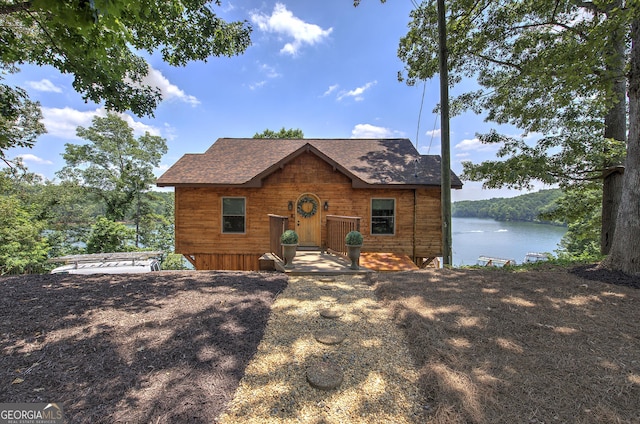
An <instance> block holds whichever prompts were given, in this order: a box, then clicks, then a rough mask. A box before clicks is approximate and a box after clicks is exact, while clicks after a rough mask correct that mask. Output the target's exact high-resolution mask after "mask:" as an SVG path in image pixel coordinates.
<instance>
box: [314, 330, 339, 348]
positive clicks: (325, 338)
mask: <svg viewBox="0 0 640 424" xmlns="http://www.w3.org/2000/svg"><path fill="white" fill-rule="evenodd" d="M313 336H314V337H315V338H316V340H317V341H318V342H320V343H322V344H326V345H336V344H340V343H342V342H343V341H344V339H345V338H346V337H347V336H346V335H345V334H343V333H340V332H338V331H336V330H318V331H316V332H315V333H314V334H313Z"/></svg>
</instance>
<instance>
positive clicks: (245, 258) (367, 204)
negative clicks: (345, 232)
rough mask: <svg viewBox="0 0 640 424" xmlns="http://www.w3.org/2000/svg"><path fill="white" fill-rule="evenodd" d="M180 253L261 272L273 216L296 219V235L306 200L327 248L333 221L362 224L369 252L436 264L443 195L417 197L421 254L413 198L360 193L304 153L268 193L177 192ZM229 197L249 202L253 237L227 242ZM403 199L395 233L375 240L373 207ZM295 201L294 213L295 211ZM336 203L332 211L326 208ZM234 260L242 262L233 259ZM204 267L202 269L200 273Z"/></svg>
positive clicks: (266, 187) (426, 192) (393, 192)
mask: <svg viewBox="0 0 640 424" xmlns="http://www.w3.org/2000/svg"><path fill="white" fill-rule="evenodd" d="M175 193H176V196H175V198H176V200H175V201H176V207H175V214H176V215H175V222H176V252H178V253H182V254H194V255H197V263H198V265H199V266H197V268H198V269H248V268H252V269H256V270H257V269H259V262H258V259H259V257H260V256H261V255H262V254H263V253H265V252H267V251H268V250H269V217H268V214H275V215H283V216H288V217H289V228H290V229H295V226H296V211H295V203H296V200H297V199H298V197H299V196H300V195H301V194H303V193H312V194H314V195H315V196H317V197H318V198H319V200H320V202H319V208H318V212H317V213H319V214H320V215H321V218H322V220H321V222H322V224H321V238H322V240H326V215H327V214H331V215H345V216H359V217H361V218H362V220H361V232H362V234H363V236H364V246H363V251H365V252H366V251H369V252H389V253H398V254H406V255H408V256H410V257H413V255H414V252H415V253H416V256H422V257H430V256H437V255H439V254H440V253H441V250H442V249H441V234H442V229H441V218H440V190H439V189H435V188H425V189H418V190H417V201H418V204H417V208H416V210H417V214H418V215H417V222H416V225H415V228H416V230H417V231H416V234H415V241H416V246H415V250H414V246H413V242H414V234H413V232H414V216H413V214H414V190H407V189H393V188H386V189H358V188H353V186H352V184H351V179H350V178H348V177H347V176H345V175H344V174H342V173H341V172H339V171H337V170H335V169H334V168H333V167H332V166H331V165H330V164H328V163H327V162H325V161H323V160H322V159H320V158H318V157H317V156H316V155H314V154H313V153H303V154H301V155H300V156H298V157H297V158H296V159H294V160H293V161H291V162H290V163H288V164H287V165H285V166H284V167H283V168H282V169H279V170H277V171H275V172H273V173H272V174H270V175H269V176H268V177H267V178H265V180H264V181H263V186H262V187H261V188H240V187H198V188H188V187H176V189H175ZM222 197H244V198H245V199H246V233H245V234H222V233H221V230H220V227H221V217H220V214H221V201H222V200H221V199H222ZM372 198H394V199H396V233H395V234H394V235H393V236H387V235H384V236H383V235H371V233H370V218H371V199H372ZM289 201H291V202H293V203H294V210H292V211H289V210H288V207H287V206H288V203H289ZM325 201H328V202H329V210H328V211H325V210H324V209H323V208H322V205H323V203H324V202H325ZM234 255H235V256H234ZM201 267H202V268H201Z"/></svg>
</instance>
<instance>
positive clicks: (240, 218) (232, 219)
mask: <svg viewBox="0 0 640 424" xmlns="http://www.w3.org/2000/svg"><path fill="white" fill-rule="evenodd" d="M244 201H245V199H244V197H223V198H222V232H223V233H244V232H245V230H244V226H245V207H244Z"/></svg>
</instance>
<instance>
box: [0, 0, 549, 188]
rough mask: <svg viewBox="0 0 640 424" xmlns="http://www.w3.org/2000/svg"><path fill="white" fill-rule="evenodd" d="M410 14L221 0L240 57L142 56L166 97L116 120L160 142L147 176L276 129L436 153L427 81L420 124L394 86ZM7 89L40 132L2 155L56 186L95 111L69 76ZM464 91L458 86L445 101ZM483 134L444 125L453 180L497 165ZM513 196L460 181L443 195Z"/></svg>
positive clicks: (26, 78) (409, 96)
mask: <svg viewBox="0 0 640 424" xmlns="http://www.w3.org/2000/svg"><path fill="white" fill-rule="evenodd" d="M412 7H413V4H412V1H411V0H390V1H388V2H387V3H385V4H381V3H380V2H379V1H378V0H364V1H363V2H362V3H361V5H360V6H359V7H357V8H354V7H353V2H352V1H351V0H325V1H322V2H319V1H301V0H296V1H292V0H289V1H286V0H283V1H277V2H276V1H253V0H248V1H242V2H240V1H224V0H223V2H222V6H221V7H215V6H214V10H215V11H216V13H217V14H218V15H219V16H221V17H222V18H224V19H226V20H247V21H249V22H250V23H251V25H252V26H253V33H252V45H251V46H250V47H249V48H248V50H247V51H246V53H245V54H243V55H241V56H237V57H233V58H226V57H222V58H211V59H210V60H209V61H208V62H207V63H201V62H194V63H191V64H189V65H187V66H186V67H184V68H173V67H170V66H168V65H166V64H165V63H163V62H162V60H161V58H160V57H159V55H152V56H150V57H148V62H149V64H150V66H151V69H150V73H149V76H148V82H149V83H150V84H153V85H156V86H157V87H159V88H160V89H161V91H162V93H163V98H164V100H163V102H162V103H161V104H160V106H159V107H158V108H157V110H156V112H155V117H153V118H149V117H144V118H139V117H136V116H134V115H132V114H125V115H123V117H124V118H125V119H126V120H127V121H128V122H129V125H130V126H131V127H133V128H134V130H135V131H136V134H137V135H141V134H143V133H144V132H145V131H149V132H150V133H152V134H154V135H159V136H162V137H164V138H166V139H167V145H168V153H167V154H166V155H165V156H164V157H163V159H162V165H161V167H160V168H159V169H157V170H156V174H157V175H160V174H161V173H162V172H163V171H164V170H166V169H167V168H168V167H169V166H171V165H172V164H173V163H175V162H176V161H177V160H178V159H179V158H180V157H181V156H182V155H184V154H185V153H202V152H204V151H205V150H206V149H207V148H208V147H209V146H210V145H211V144H212V143H213V142H214V141H215V140H216V139H218V138H220V137H252V136H253V135H254V134H255V133H256V132H262V131H264V130H265V129H271V130H279V129H280V128H282V127H285V128H299V129H301V130H302V131H303V132H304V134H305V137H308V138H371V137H373V138H377V137H383V138H384V137H404V138H409V139H411V140H412V141H413V143H414V145H416V144H417V147H418V150H419V151H420V152H421V153H423V154H427V153H428V154H440V136H439V135H440V131H439V130H440V119H439V116H438V115H437V114H434V113H433V112H432V111H433V109H434V107H435V105H436V104H437V103H438V102H439V91H438V90H439V82H438V79H437V77H436V78H435V79H433V80H430V81H427V82H426V83H425V84H426V90H425V92H424V93H425V95H424V103H423V105H422V116H421V119H420V122H418V117H419V112H420V107H421V104H422V95H423V89H425V87H424V86H423V85H422V84H420V85H416V86H414V87H408V86H407V85H406V84H404V83H401V82H398V79H397V74H398V71H400V70H402V69H403V64H402V62H401V61H400V60H399V59H398V58H397V48H398V42H399V40H400V37H402V36H403V35H405V34H406V32H407V24H408V22H409V12H410V11H411V9H412ZM5 82H6V83H8V84H13V85H17V86H20V87H23V88H24V89H26V90H27V91H28V93H29V95H30V96H31V98H32V99H34V100H38V101H40V103H41V105H42V109H43V114H44V123H45V126H46V127H47V130H48V134H46V135H43V136H41V137H40V138H39V140H38V142H37V143H36V146H35V147H34V148H33V149H12V150H10V151H9V152H7V156H8V157H10V158H11V157H15V156H22V158H23V160H24V162H25V164H26V165H27V166H28V168H29V170H31V171H33V172H36V173H39V174H42V175H43V176H44V177H46V178H48V179H55V172H56V171H58V170H59V169H60V168H62V166H64V160H63V159H62V156H61V154H62V153H63V152H64V145H65V143H76V144H79V143H82V142H83V141H82V140H81V139H79V138H77V137H76V136H75V130H76V128H77V127H78V126H84V127H88V126H90V125H91V119H92V118H93V116H95V115H96V114H98V115H104V114H105V110H104V109H103V107H102V105H98V104H93V103H85V102H84V100H82V98H81V96H80V95H79V94H77V93H76V92H75V91H74V90H73V88H72V86H71V82H72V78H71V76H69V75H63V74H60V73H59V72H58V71H57V70H55V69H53V68H50V67H44V68H41V67H35V66H29V65H26V66H23V67H22V68H21V72H19V73H17V74H12V75H7V76H6V78H5ZM472 84H473V82H472V81H468V82H465V83H463V86H461V87H460V88H456V89H454V90H453V91H452V94H456V93H459V92H460V90H462V89H464V88H465V86H466V88H469V87H471V86H472ZM418 124H419V126H418ZM491 128H495V125H492V124H490V123H485V122H483V117H482V116H478V115H475V114H473V113H467V114H465V115H462V116H458V117H454V118H452V120H451V131H452V134H451V167H452V169H453V170H454V171H455V172H456V173H458V174H460V173H461V171H462V165H461V161H463V160H471V161H473V162H480V161H482V160H487V159H492V158H495V152H496V150H497V148H496V147H495V146H491V147H488V146H483V145H481V144H480V143H479V142H478V140H477V138H476V133H484V132H487V131H489V129H491ZM500 130H501V131H502V132H503V133H506V134H510V135H517V134H518V133H519V132H518V131H517V130H516V129H513V128H505V127H501V128H500ZM538 188H542V187H538ZM516 194H520V192H515V191H512V190H482V189H481V184H480V183H473V182H465V185H464V188H463V189H462V190H454V191H453V193H452V198H453V200H454V201H456V200H467V199H469V200H475V199H481V198H491V197H505V196H513V195H516Z"/></svg>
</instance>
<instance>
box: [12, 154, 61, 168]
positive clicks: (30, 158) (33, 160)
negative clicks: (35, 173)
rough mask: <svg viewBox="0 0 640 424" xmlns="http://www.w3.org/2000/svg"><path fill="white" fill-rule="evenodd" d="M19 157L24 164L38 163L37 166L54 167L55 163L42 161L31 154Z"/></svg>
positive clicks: (46, 160)
mask: <svg viewBox="0 0 640 424" xmlns="http://www.w3.org/2000/svg"><path fill="white" fill-rule="evenodd" d="M19 157H21V158H22V160H23V161H24V162H31V163H37V164H40V165H52V164H53V162H51V161H50V160H48V159H42V158H41V157H38V156H36V155H32V154H31V153H27V154H24V155H20V156H19Z"/></svg>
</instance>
